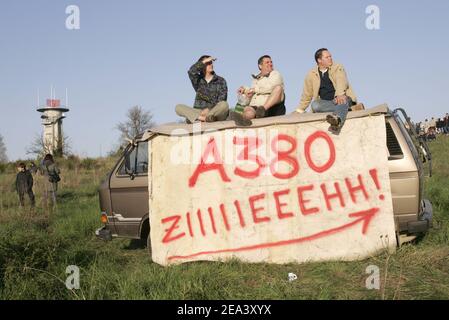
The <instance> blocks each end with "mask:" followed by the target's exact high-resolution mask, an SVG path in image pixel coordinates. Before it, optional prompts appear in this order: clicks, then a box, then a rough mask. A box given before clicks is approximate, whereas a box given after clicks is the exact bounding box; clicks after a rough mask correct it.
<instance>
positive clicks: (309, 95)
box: [295, 75, 313, 113]
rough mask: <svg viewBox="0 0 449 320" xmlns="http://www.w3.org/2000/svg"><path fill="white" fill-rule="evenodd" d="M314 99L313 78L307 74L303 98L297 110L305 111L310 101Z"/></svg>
mask: <svg viewBox="0 0 449 320" xmlns="http://www.w3.org/2000/svg"><path fill="white" fill-rule="evenodd" d="M312 99H313V85H312V79H311V78H310V77H309V76H308V75H307V76H306V78H305V79H304V85H303V89H302V95H301V100H300V101H299V106H298V107H297V108H296V110H295V111H296V112H299V113H303V112H305V111H306V109H307V107H308V106H309V104H310V102H312Z"/></svg>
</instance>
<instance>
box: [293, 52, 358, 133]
mask: <svg viewBox="0 0 449 320" xmlns="http://www.w3.org/2000/svg"><path fill="white" fill-rule="evenodd" d="M315 61H316V63H317V66H316V67H314V68H313V69H312V70H311V71H310V72H309V73H308V74H307V76H306V79H305V80H304V88H303V93H302V96H301V101H300V103H299V106H298V108H297V109H296V112H299V113H303V112H305V110H306V109H307V107H308V106H309V104H310V103H311V102H312V100H313V102H312V104H311V108H312V111H313V112H332V114H329V115H327V117H326V120H327V122H329V124H330V125H331V126H330V128H329V130H330V131H332V132H334V133H338V132H339V131H340V129H341V127H342V126H343V124H344V122H345V120H346V116H347V114H348V110H349V108H350V107H351V106H352V105H354V104H356V100H357V98H356V96H355V94H354V91H353V90H352V88H351V85H350V84H349V82H348V78H347V77H346V72H345V69H344V68H343V66H342V65H341V64H338V63H333V61H332V55H331V54H330V52H329V50H327V49H326V48H321V49H319V50H317V51H316V52H315Z"/></svg>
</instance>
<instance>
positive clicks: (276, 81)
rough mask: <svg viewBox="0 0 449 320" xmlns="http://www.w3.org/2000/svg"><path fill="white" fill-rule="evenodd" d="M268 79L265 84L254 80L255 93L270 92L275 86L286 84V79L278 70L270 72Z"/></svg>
mask: <svg viewBox="0 0 449 320" xmlns="http://www.w3.org/2000/svg"><path fill="white" fill-rule="evenodd" d="M268 80H269V81H267V82H266V83H265V85H264V84H263V83H262V84H260V81H254V85H253V89H254V93H256V94H270V93H271V92H272V91H273V89H274V87H276V86H284V80H283V79H282V76H281V74H280V72H278V71H272V72H271V73H270V76H269V77H268ZM264 82H265V81H264Z"/></svg>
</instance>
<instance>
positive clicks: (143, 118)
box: [117, 106, 155, 142]
mask: <svg viewBox="0 0 449 320" xmlns="http://www.w3.org/2000/svg"><path fill="white" fill-rule="evenodd" d="M126 116H127V118H128V119H127V120H126V121H125V122H120V123H119V124H117V129H118V130H119V131H120V133H121V137H120V139H121V140H122V142H124V141H126V140H127V139H129V140H132V139H134V137H135V136H137V135H138V134H140V133H143V132H145V131H146V130H147V129H149V128H151V127H152V126H154V125H155V123H154V122H153V114H152V113H151V111H145V110H143V109H142V107H140V106H134V107H132V108H130V109H129V110H128V112H127V114H126Z"/></svg>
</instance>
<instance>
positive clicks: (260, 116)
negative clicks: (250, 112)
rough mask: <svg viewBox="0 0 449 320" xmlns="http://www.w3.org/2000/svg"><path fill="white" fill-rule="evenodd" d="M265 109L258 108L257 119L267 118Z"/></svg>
mask: <svg viewBox="0 0 449 320" xmlns="http://www.w3.org/2000/svg"><path fill="white" fill-rule="evenodd" d="M265 112H266V110H265V108H264V107H263V106H258V107H257V108H256V119H258V118H263V117H265Z"/></svg>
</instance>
